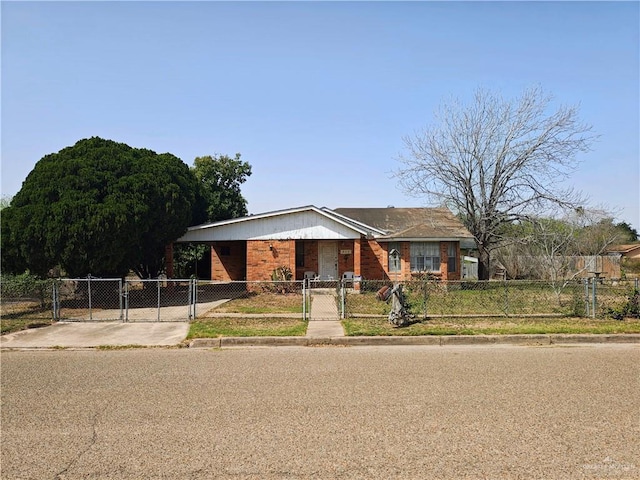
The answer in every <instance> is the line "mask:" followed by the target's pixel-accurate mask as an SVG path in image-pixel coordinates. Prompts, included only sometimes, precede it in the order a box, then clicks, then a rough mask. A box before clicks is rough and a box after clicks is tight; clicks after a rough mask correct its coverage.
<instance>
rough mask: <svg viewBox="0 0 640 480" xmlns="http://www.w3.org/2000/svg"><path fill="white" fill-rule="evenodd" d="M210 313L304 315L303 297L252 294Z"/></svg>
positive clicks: (297, 294) (225, 304) (298, 295)
mask: <svg viewBox="0 0 640 480" xmlns="http://www.w3.org/2000/svg"><path fill="white" fill-rule="evenodd" d="M209 313H263V314H269V313H300V314H302V296H301V295H300V294H299V293H284V294H282V293H260V294H254V293H250V294H248V295H247V296H244V297H241V298H235V299H233V300H231V301H229V302H226V303H224V304H222V305H220V306H219V307H216V308H215V309H213V310H211V311H210V312H209Z"/></svg>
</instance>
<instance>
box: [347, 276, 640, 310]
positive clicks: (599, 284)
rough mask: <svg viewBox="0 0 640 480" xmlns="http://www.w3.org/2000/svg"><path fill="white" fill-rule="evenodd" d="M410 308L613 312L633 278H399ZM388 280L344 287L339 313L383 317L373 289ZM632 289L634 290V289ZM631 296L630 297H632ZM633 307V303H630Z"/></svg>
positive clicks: (635, 284) (624, 303)
mask: <svg viewBox="0 0 640 480" xmlns="http://www.w3.org/2000/svg"><path fill="white" fill-rule="evenodd" d="M402 283H403V286H404V293H405V296H406V300H407V303H408V306H409V311H410V312H411V313H412V314H414V315H415V316H416V317H418V318H420V317H421V318H426V317H435V316H444V317H446V316H452V317H454V316H504V317H510V316H513V317H518V316H534V315H535V316H555V315H561V316H577V317H582V316H592V317H596V316H605V315H612V316H615V314H616V312H621V311H623V310H624V309H625V308H627V311H626V313H629V308H628V307H625V306H627V305H628V304H629V302H630V301H631V302H633V301H634V298H635V301H636V302H637V290H638V280H637V279H636V280H630V281H620V280H617V281H612V280H603V279H597V278H590V279H577V280H574V281H561V282H551V281H519V280H506V281H459V282H451V281H449V282H441V281H435V280H416V281H409V282H402ZM392 285H393V282H391V281H375V280H363V281H362V282H360V284H359V288H355V289H348V288H345V289H344V290H343V291H344V297H343V299H342V316H343V318H346V317H367V316H387V315H388V314H389V310H390V305H389V304H388V303H386V302H383V301H380V300H378V299H377V292H378V291H380V289H382V288H383V287H385V286H388V287H391V286H392ZM634 292H635V293H634ZM634 295H635V297H634ZM631 309H633V303H632V306H631Z"/></svg>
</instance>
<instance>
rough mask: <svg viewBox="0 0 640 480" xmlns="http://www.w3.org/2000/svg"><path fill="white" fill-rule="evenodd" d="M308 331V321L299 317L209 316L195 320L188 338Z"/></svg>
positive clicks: (285, 333) (292, 334)
mask: <svg viewBox="0 0 640 480" xmlns="http://www.w3.org/2000/svg"><path fill="white" fill-rule="evenodd" d="M306 331H307V322H305V321H303V320H301V319H299V318H297V319H296V318H211V319H209V318H207V319H199V320H196V321H195V322H193V323H192V324H191V326H190V328H189V334H188V336H187V338H188V339H192V338H217V337H279V336H302V335H305V333H306Z"/></svg>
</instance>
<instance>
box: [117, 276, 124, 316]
mask: <svg viewBox="0 0 640 480" xmlns="http://www.w3.org/2000/svg"><path fill="white" fill-rule="evenodd" d="M118 296H119V297H120V321H121V322H123V321H124V317H123V315H122V296H123V291H122V279H121V278H119V279H118Z"/></svg>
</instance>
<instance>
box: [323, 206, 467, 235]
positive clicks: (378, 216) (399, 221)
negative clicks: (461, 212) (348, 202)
mask: <svg viewBox="0 0 640 480" xmlns="http://www.w3.org/2000/svg"><path fill="white" fill-rule="evenodd" d="M334 212H336V213H338V214H340V215H343V216H345V217H348V218H352V219H353V220H356V221H358V222H361V223H364V224H366V225H369V226H371V227H374V228H377V229H379V230H383V231H385V232H387V235H385V236H384V237H382V238H397V239H403V238H405V239H409V238H473V235H471V233H469V231H468V230H467V229H466V228H465V227H464V225H463V224H462V222H461V221H460V220H459V219H458V218H456V217H455V216H454V215H453V213H451V211H450V210H449V209H447V208H393V207H390V208H336V209H335V210H334Z"/></svg>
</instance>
